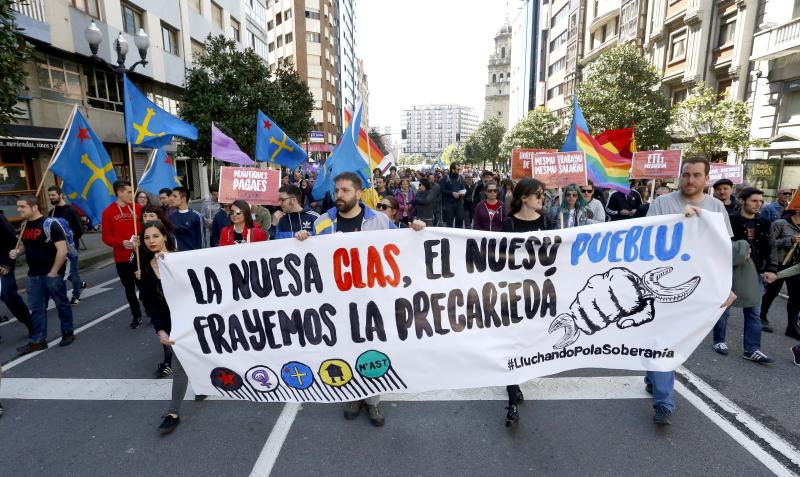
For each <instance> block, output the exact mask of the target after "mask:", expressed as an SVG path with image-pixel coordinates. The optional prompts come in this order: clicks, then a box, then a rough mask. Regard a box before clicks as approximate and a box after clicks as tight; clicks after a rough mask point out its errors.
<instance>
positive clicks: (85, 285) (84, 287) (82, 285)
mask: <svg viewBox="0 0 800 477" xmlns="http://www.w3.org/2000/svg"><path fill="white" fill-rule="evenodd" d="M88 286H89V284H88V283H86V282H81V290H86V287H88Z"/></svg>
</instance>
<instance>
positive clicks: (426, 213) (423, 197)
mask: <svg viewBox="0 0 800 477" xmlns="http://www.w3.org/2000/svg"><path fill="white" fill-rule="evenodd" d="M435 207H436V196H435V195H434V193H433V191H432V190H431V182H430V181H429V180H428V179H425V178H422V179H420V180H419V188H418V189H417V194H416V196H414V211H415V212H416V215H417V218H418V219H419V220H421V221H423V222H425V225H427V226H428V227H432V226H433V216H434V212H433V210H434V208H435Z"/></svg>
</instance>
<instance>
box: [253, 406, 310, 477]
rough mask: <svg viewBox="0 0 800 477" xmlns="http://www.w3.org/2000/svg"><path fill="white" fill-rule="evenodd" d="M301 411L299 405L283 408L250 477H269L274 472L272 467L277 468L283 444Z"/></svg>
mask: <svg viewBox="0 0 800 477" xmlns="http://www.w3.org/2000/svg"><path fill="white" fill-rule="evenodd" d="M299 410H300V405H299V404H297V403H291V402H290V403H286V405H285V406H283V410H282V411H281V415H280V416H278V420H277V421H275V425H274V426H273V427H272V432H270V433H269V437H268V438H267V442H266V443H265V444H264V448H263V449H261V453H260V454H258V459H256V463H255V465H253V470H252V471H250V477H267V476H268V475H269V474H270V473H271V472H272V467H274V466H275V462H276V461H277V460H278V455H279V454H280V453H281V448H282V447H283V443H284V442H285V441H286V437H287V436H288V435H289V431H290V430H291V429H292V424H294V419H295V417H297V412H298V411H299Z"/></svg>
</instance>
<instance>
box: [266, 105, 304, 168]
mask: <svg viewBox="0 0 800 477" xmlns="http://www.w3.org/2000/svg"><path fill="white" fill-rule="evenodd" d="M255 159H256V160H257V161H269V162H272V163H275V164H278V165H281V166H284V167H288V168H289V169H295V168H297V166H299V165H300V164H302V163H303V162H305V161H306V159H308V154H307V153H306V151H304V150H303V148H302V147H300V146H298V145H297V144H296V143H295V142H294V141H292V138H290V137H289V136H287V135H286V133H285V132H283V129H281V128H280V127H278V125H277V124H275V121H273V120H271V119H270V118H269V117H267V115H266V114H264V113H263V112H261V110H259V111H258V121H256V158H255Z"/></svg>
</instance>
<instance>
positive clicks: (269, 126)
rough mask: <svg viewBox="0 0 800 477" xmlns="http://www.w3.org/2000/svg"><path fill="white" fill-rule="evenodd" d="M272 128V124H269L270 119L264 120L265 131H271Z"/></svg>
mask: <svg viewBox="0 0 800 477" xmlns="http://www.w3.org/2000/svg"><path fill="white" fill-rule="evenodd" d="M271 127H272V123H271V122H269V119H265V120H264V129H266V130H269V128H271Z"/></svg>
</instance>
